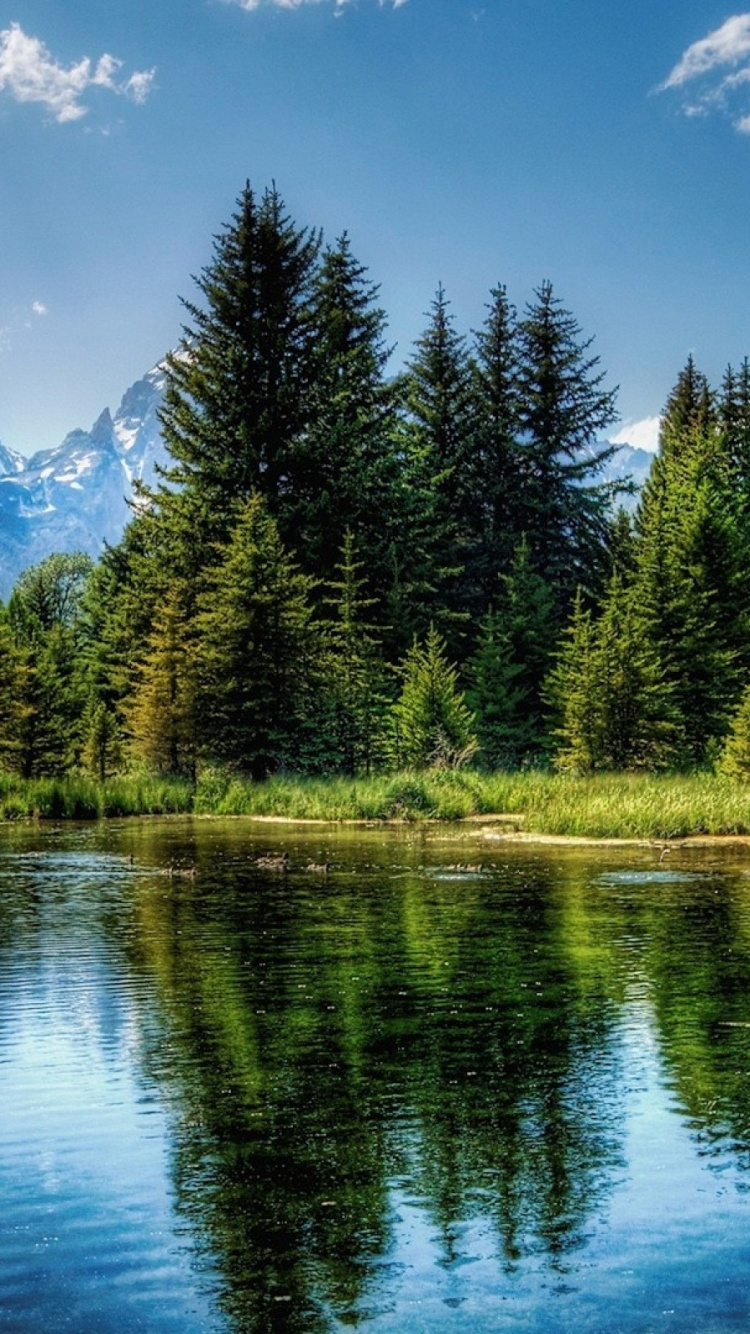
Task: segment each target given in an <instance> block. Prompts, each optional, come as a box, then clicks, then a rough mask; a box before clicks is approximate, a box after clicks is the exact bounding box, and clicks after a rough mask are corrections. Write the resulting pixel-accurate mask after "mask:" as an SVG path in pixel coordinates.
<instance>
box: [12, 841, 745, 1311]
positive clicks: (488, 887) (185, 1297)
mask: <svg viewBox="0 0 750 1334" xmlns="http://www.w3.org/2000/svg"><path fill="white" fill-rule="evenodd" d="M282 851H287V852H288V853H289V856H290V870H289V872H288V873H287V874H283V873H281V872H279V871H275V870H274V869H266V868H262V867H258V866H257V865H256V864H255V859H256V858H257V857H259V856H264V855H267V856H268V855H278V854H280V853H281V852H282ZM326 861H329V862H330V863H331V868H330V870H329V871H328V872H327V873H323V872H320V871H308V870H307V869H305V868H306V867H307V866H308V864H309V863H311V862H312V863H317V864H321V863H324V862H326ZM171 864H175V865H177V866H179V867H181V868H183V870H185V871H187V869H188V868H194V874H193V873H192V871H191V873H190V874H183V875H177V876H175V875H172V876H170V875H168V874H165V871H166V868H168V867H169V866H170V865H171ZM0 1098H1V1100H0V1201H1V1202H2V1209H1V1211H0V1330H2V1331H3V1334H5V1331H17V1332H18V1334H21V1332H22V1334H58V1331H74V1334H99V1332H100V1331H101V1332H102V1334H129V1331H135V1330H146V1331H149V1334H167V1332H169V1334H177V1332H178V1331H179V1334H196V1332H197V1331H211V1334H256V1331H257V1334H265V1332H266V1331H269V1330H270V1331H281V1332H283V1334H286V1332H288V1334H328V1332H329V1331H344V1330H349V1329H351V1328H352V1327H363V1328H365V1329H366V1330H367V1331H368V1334H370V1332H371V1334H403V1332H404V1331H406V1332H408V1334H412V1332H416V1331H430V1334H454V1332H457V1331H461V1332H462V1334H463V1332H464V1331H472V1334H485V1332H486V1331H490V1330H492V1331H496V1330H502V1331H523V1332H524V1334H526V1332H529V1331H531V1332H534V1334H537V1332H538V1334H542V1332H544V1334H556V1332H557V1331H566V1332H567V1331H571V1332H572V1331H576V1334H578V1331H584V1332H590V1334H594V1332H595V1331H596V1332H601V1334H605V1332H606V1334H618V1332H620V1331H621V1332H622V1334H651V1331H661V1330H664V1329H667V1330H669V1329H672V1330H674V1331H679V1334H690V1331H704V1332H705V1334H719V1332H722V1334H723V1332H729V1331H740V1330H742V1331H745V1330H746V1329H747V1324H748V1319H749V1318H750V1241H749V1239H750V848H749V849H745V850H743V849H737V848H735V849H731V848H728V849H724V848H701V849H698V848H691V849H689V850H688V849H683V850H680V849H675V850H673V851H670V852H669V853H668V854H667V855H662V853H661V850H660V849H659V848H648V847H644V848H621V847H610V848H593V847H592V848H573V847H561V846H550V845H547V846H543V845H529V844H517V843H513V842H510V841H503V840H502V839H500V838H498V837H493V838H487V837H483V835H482V832H481V830H480V829H479V828H477V829H474V830H471V831H461V833H460V834H459V832H458V831H454V830H452V829H451V828H450V827H447V828H446V827H433V828H430V829H429V830H428V831H424V830H419V829H414V828H403V829H359V828H357V829H353V828H345V829H340V830H336V829H332V828H329V827H327V826H322V827H310V826H308V827H302V826H281V825H273V824H267V825H266V824H251V823H248V822H243V821H239V820H238V821H208V820H207V821H194V822H193V821H190V820H187V819H186V820H174V821H168V820H151V821H149V820H143V821H132V822H125V821H123V822H119V823H117V822H111V823H108V824H102V825H91V826H77V827H74V826H63V827H60V828H49V829H46V828H41V829H36V828H32V827H28V826H18V827H14V826H5V827H3V828H2V829H0Z"/></svg>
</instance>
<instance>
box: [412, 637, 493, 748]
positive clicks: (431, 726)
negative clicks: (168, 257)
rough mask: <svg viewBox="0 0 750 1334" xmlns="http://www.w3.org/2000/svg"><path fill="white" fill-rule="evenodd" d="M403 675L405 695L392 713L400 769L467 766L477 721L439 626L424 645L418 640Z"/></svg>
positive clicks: (474, 743) (473, 744)
mask: <svg viewBox="0 0 750 1334" xmlns="http://www.w3.org/2000/svg"><path fill="white" fill-rule="evenodd" d="M400 673H401V676H402V680H403V684H402V688H401V695H400V697H399V699H398V700H397V701H396V703H395V704H394V705H393V708H392V711H391V716H392V725H393V742H392V745H393V759H394V760H395V764H396V767H397V768H404V767H407V768H409V767H413V768H426V767H441V766H445V765H452V766H455V765H460V764H465V763H466V761H467V760H469V759H470V758H471V756H472V755H473V754H474V752H475V750H476V747H477V742H476V736H475V734H474V718H473V715H472V713H471V711H470V710H469V709H468V708H467V706H466V704H465V702H464V697H463V695H462V693H461V691H460V690H459V689H458V672H457V670H456V668H455V667H453V666H451V665H450V663H449V662H448V659H447V658H446V656H445V641H444V640H443V639H441V637H440V635H439V634H438V632H437V630H435V628H434V627H430V630H429V631H428V633H427V637H426V639H425V641H424V643H423V644H420V643H418V642H417V641H416V640H415V641H414V644H413V646H412V648H411V649H410V650H409V652H408V653H407V655H406V658H405V660H404V662H403V663H402V665H401V668H400Z"/></svg>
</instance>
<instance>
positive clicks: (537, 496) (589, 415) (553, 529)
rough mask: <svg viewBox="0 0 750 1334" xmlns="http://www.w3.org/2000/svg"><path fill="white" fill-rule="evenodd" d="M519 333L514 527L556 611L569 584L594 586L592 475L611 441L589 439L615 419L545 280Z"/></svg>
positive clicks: (597, 520)
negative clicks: (518, 474) (518, 507)
mask: <svg viewBox="0 0 750 1334" xmlns="http://www.w3.org/2000/svg"><path fill="white" fill-rule="evenodd" d="M518 336H519V375H518V387H519V426H520V432H521V434H520V442H521V445H522V449H523V453H522V465H521V466H522V484H521V498H522V505H523V508H522V512H521V515H520V531H522V532H524V533H526V535H527V538H528V540H529V542H530V544H531V549H532V555H533V558H534V561H535V564H536V566H537V568H538V569H539V571H540V573H541V574H542V575H543V576H544V578H545V579H546V580H547V582H548V583H549V584H550V586H551V587H552V588H553V589H554V591H555V595H556V600H557V604H558V608H559V611H560V612H561V613H563V612H564V611H565V610H566V608H567V607H568V605H569V604H570V601H571V599H572V597H573V595H574V592H575V589H576V588H577V587H578V586H581V587H583V588H584V589H586V590H596V588H597V585H598V584H599V582H600V577H601V573H602V552H603V550H604V549H605V547H606V542H607V536H608V529H609V522H610V509H611V503H612V498H613V488H612V486H611V485H609V484H607V483H604V482H602V481H601V480H597V474H598V473H599V471H600V470H601V468H602V466H603V465H604V463H605V462H606V461H607V459H609V458H610V457H611V455H612V453H613V452H614V446H601V445H599V443H598V441H599V440H600V438H601V436H602V434H603V433H604V432H605V431H606V430H607V428H608V427H609V426H610V425H611V424H612V422H613V421H614V420H615V417H616V411H615V391H614V390H606V389H604V388H603V382H604V374H603V372H601V371H600V370H599V358H598V357H595V356H590V355H589V349H590V347H591V343H592V341H593V340H592V339H590V338H589V339H582V337H581V330H580V328H579V326H578V324H577V322H576V320H575V319H574V318H573V316H572V315H571V314H570V313H569V312H568V311H566V310H564V309H563V308H562V306H561V304H560V302H559V301H558V299H557V298H556V297H555V296H554V295H553V291H552V284H551V283H543V284H542V286H541V287H540V288H539V289H538V291H537V293H536V301H535V303H534V304H533V305H530V306H528V307H527V310H526V317H525V319H524V320H523V321H522V322H521V324H520V326H519V331H518Z"/></svg>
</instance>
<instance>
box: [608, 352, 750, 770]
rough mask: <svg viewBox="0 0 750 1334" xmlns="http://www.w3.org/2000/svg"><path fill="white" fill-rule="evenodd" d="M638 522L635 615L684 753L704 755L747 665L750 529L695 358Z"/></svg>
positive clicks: (681, 384) (723, 725) (673, 401)
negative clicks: (677, 722) (674, 714)
mask: <svg viewBox="0 0 750 1334" xmlns="http://www.w3.org/2000/svg"><path fill="white" fill-rule="evenodd" d="M636 525H637V532H638V541H637V561H636V572H635V576H634V590H635V596H636V598H637V601H638V606H639V614H640V617H641V623H642V625H643V626H644V633H645V634H646V635H647V637H648V639H649V642H650V644H651V646H652V648H653V650H654V652H655V653H656V656H657V658H658V661H659V663H660V667H661V670H662V672H663V674H664V679H665V681H666V682H667V683H668V684H669V685H670V687H671V689H672V696H673V700H674V705H675V707H676V708H677V710H678V712H679V715H680V718H681V722H682V733H683V738H684V750H683V755H682V761H683V762H684V763H703V762H704V760H705V759H706V758H707V756H709V754H710V752H711V750H712V748H713V746H714V745H715V744H716V743H717V742H718V741H719V740H720V739H721V738H722V737H723V736H724V734H725V732H726V729H727V726H728V722H729V717H730V716H731V712H732V710H733V708H734V707H735V705H736V702H737V699H738V694H739V690H740V684H741V680H742V677H743V674H744V672H745V671H746V670H747V668H748V666H750V661H749V660H748V652H749V651H750V597H749V595H748V591H747V587H746V582H747V581H746V576H745V571H746V568H747V561H748V550H749V548H748V540H749V537H750V534H749V532H748V525H747V521H746V519H745V516H744V508H743V503H742V496H741V493H740V492H739V491H738V489H737V487H736V484H735V482H734V479H733V467H732V461H731V458H730V455H729V450H728V448H727V442H726V438H725V437H724V436H722V434H721V433H720V431H719V430H718V428H717V425H716V421H715V417H714V415H713V410H712V408H711V395H710V391H709V389H708V386H707V385H706V384H705V381H704V378H703V377H702V376H700V373H699V372H697V371H696V369H695V367H694V365H693V364H692V362H691V363H689V364H688V367H687V368H686V370H685V371H684V372H683V373H682V375H681V376H680V380H679V381H678V385H677V388H676V390H675V391H674V392H673V394H672V395H671V397H670V400H669V404H668V411H667V413H666V414H665V425H664V427H663V430H662V439H661V446H660V453H659V455H658V457H657V459H656V460H655V462H654V466H653V468H652V474H651V476H650V478H649V481H648V483H647V485H646V487H645V488H644V491H643V494H642V497H641V503H640V506H639V510H638V514H637V518H636Z"/></svg>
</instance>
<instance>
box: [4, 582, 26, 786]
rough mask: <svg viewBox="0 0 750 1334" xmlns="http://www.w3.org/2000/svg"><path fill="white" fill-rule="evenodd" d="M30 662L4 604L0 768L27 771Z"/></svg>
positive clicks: (14, 771)
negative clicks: (24, 769) (26, 740)
mask: <svg viewBox="0 0 750 1334" xmlns="http://www.w3.org/2000/svg"><path fill="white" fill-rule="evenodd" d="M28 670H29V669H28V665H27V662H26V657H25V655H24V653H23V650H22V649H21V648H20V647H19V645H18V643H17V641H16V637H15V635H14V634H13V630H12V627H11V623H10V620H9V617H8V613H7V611H6V609H5V608H4V607H0V769H2V770H5V771H10V772H11V773H19V772H22V770H23V756H22V751H23V737H24V733H25V723H26V716H27V709H28V702H27V701H28Z"/></svg>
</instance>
